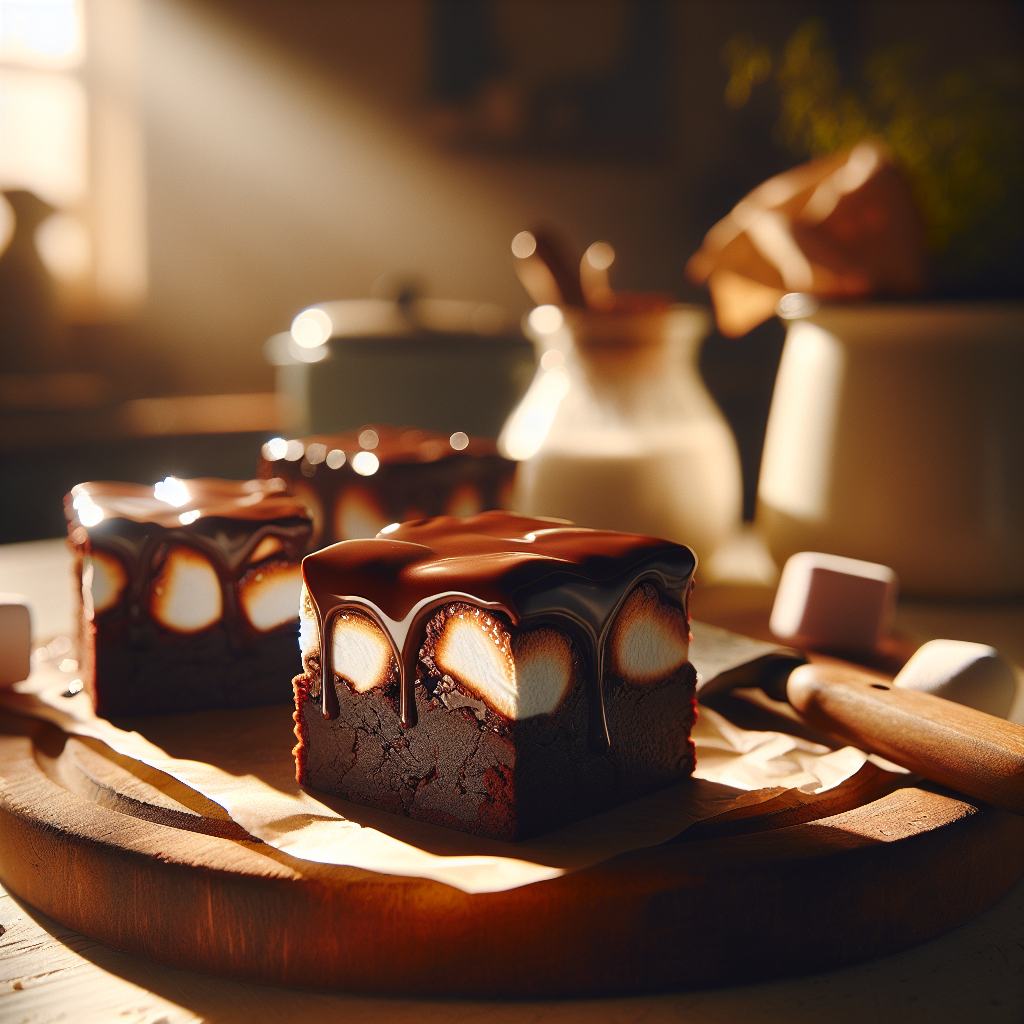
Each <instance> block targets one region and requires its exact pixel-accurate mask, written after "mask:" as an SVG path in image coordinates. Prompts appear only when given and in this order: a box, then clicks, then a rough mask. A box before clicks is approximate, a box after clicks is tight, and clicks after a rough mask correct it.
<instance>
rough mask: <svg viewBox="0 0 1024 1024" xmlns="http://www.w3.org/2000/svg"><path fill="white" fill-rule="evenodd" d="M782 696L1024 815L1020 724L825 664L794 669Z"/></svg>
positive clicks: (810, 716) (837, 728)
mask: <svg viewBox="0 0 1024 1024" xmlns="http://www.w3.org/2000/svg"><path fill="white" fill-rule="evenodd" d="M786 696H787V698H788V699H789V702H790V704H792V705H793V707H794V708H796V709H797V711H799V712H801V713H802V714H803V716H804V717H805V718H806V719H807V721H808V722H810V723H811V724H812V725H814V726H816V727H817V728H819V729H823V730H824V731H826V732H830V733H833V734H836V735H838V736H841V737H842V738H843V739H848V740H849V741H850V742H851V743H854V744H856V745H857V746H859V747H863V748H864V749H867V750H873V751H874V752H875V753H877V754H881V755H882V756H883V757H887V758H888V759H889V760H890V761H893V762H894V763H896V764H898V765H902V766H903V767H904V768H908V769H910V771H912V772H917V773H918V774H920V775H923V776H924V777H925V778H926V779H931V780H932V781H934V782H941V783H942V784H943V785H944V786H949V787H951V788H952V789H955V790H958V791H959V792H961V793H966V794H967V795H968V796H972V797H976V798H977V799H980V800H984V801H986V802H987V803H990V804H994V805H995V806H997V807H1002V808H1005V809H1006V810H1008V811H1013V813H1014V814H1024V728H1022V727H1021V726H1019V725H1014V724H1013V723H1012V722H1005V721H1003V719H1001V718H995V717H993V716H992V715H986V714H985V713H984V712H982V711H975V710H974V708H969V707H965V706H964V705H963V704H954V703H953V702H952V701H949V700H943V699H942V698H941V697H936V696H934V695H933V694H930V693H920V692H918V691H916V690H900V689H896V688H895V687H893V686H891V685H890V684H888V683H885V682H882V681H881V680H880V679H878V678H877V677H874V676H869V675H868V674H867V673H861V672H857V671H856V670H855V669H850V668H845V667H840V666H837V665H830V664H814V665H802V666H801V667H800V668H798V669H795V670H794V671H793V673H792V674H791V675H790V677H789V680H788V682H787V684H786Z"/></svg>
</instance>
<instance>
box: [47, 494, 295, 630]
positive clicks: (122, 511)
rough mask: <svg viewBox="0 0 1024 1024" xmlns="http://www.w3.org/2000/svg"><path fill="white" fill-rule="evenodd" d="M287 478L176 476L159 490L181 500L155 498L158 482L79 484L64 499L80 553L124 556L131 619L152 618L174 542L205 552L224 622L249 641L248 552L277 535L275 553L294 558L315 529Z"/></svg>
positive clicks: (72, 536)
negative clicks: (243, 606)
mask: <svg viewBox="0 0 1024 1024" xmlns="http://www.w3.org/2000/svg"><path fill="white" fill-rule="evenodd" d="M164 483H165V484H167V481H164ZM177 485H183V486H184V490H182V489H181V488H180V487H178V486H177ZM285 486H286V485H285V484H284V482H283V481H278V480H245V481H243V480H219V479H216V478H212V477H204V478H199V479H194V480H180V481H173V484H172V486H171V489H170V490H169V491H162V492H161V493H164V494H165V495H166V496H168V497H172V498H174V499H175V500H178V501H181V502H182V504H180V505H175V504H172V503H171V502H170V501H166V500H161V499H160V498H157V497H156V487H154V486H146V485H144V484H131V483H119V482H114V481H94V482H90V483H84V484H78V485H76V486H75V487H73V488H72V490H71V493H70V494H69V495H68V496H67V497H66V498H65V499H64V504H65V509H64V512H65V515H66V516H67V518H68V520H69V522H68V536H69V541H70V543H71V545H72V549H73V550H75V551H76V552H78V553H79V555H78V557H80V558H81V557H84V555H85V554H86V553H88V552H89V551H90V550H91V549H94V548H98V549H102V550H104V551H106V552H109V553H110V554H112V555H114V556H115V557H116V558H117V559H118V560H119V561H120V562H121V563H122V565H123V566H124V568H125V570H126V573H127V576H128V581H129V583H128V587H127V591H126V600H127V613H128V619H129V622H131V623H133V624H138V623H140V622H142V621H143V620H145V619H146V618H147V613H146V611H145V606H146V599H147V595H148V594H149V592H150V587H151V585H152V583H153V580H154V579H155V577H156V576H157V574H158V573H159V571H160V567H161V564H162V562H163V560H164V558H165V557H166V556H167V554H168V552H169V551H170V550H171V549H172V548H173V547H174V546H175V545H182V546H185V547H190V548H193V549H195V550H197V551H199V552H201V553H202V554H203V555H204V556H205V557H206V558H207V559H208V560H209V562H210V564H211V565H212V567H213V568H214V570H215V571H216V573H217V575H218V577H219V579H220V584H221V589H222V595H223V620H224V624H225V627H226V628H227V630H228V632H229V633H230V634H231V635H232V637H233V640H234V642H236V643H238V644H245V643H248V642H250V641H251V639H252V637H250V636H249V635H248V634H249V633H250V632H251V630H249V629H248V628H247V627H245V626H244V617H243V616H241V615H240V614H239V609H238V594H237V585H238V581H239V579H240V577H241V576H242V575H243V574H244V573H245V571H246V569H247V568H248V566H249V562H250V559H251V558H252V557H253V555H254V554H255V553H256V552H257V549H258V548H259V546H260V544H261V543H262V542H263V541H264V540H265V539H266V538H268V537H273V538H276V540H277V541H279V542H280V544H279V548H278V554H276V555H274V556H272V557H276V558H278V559H284V560H287V561H291V562H293V563H294V562H296V561H298V559H299V558H300V557H301V555H302V552H303V551H304V550H305V547H306V543H307V541H308V539H309V535H310V531H311V530H312V526H313V524H312V522H311V521H310V517H309V511H308V510H307V508H306V506H305V505H304V504H303V503H302V502H301V501H299V500H297V499H296V498H293V497H291V496H289V495H287V494H284V493H282V491H283V490H284V488H285ZM186 492H187V495H186ZM90 506H92V507H90ZM97 509H98V510H100V511H102V513H103V514H102V516H100V515H99V514H98V512H97Z"/></svg>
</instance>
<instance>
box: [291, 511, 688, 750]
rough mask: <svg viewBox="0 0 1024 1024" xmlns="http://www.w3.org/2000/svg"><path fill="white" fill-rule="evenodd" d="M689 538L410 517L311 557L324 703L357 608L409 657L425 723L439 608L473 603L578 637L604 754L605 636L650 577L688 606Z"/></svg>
mask: <svg viewBox="0 0 1024 1024" xmlns="http://www.w3.org/2000/svg"><path fill="white" fill-rule="evenodd" d="M696 564H697V560H696V556H695V555H694V553H693V552H692V551H691V550H690V549H689V548H688V547H685V546H684V545H681V544H673V543H671V542H669V541H664V540H658V539H656V538H653V537H644V536H640V535H637V534H629V533H617V532H614V531H610V530H588V529H583V528H580V527H575V526H573V525H572V524H570V523H567V522H565V521H564V520H554V519H531V518H529V517H527V516H521V515H516V514H514V513H509V512H484V513H481V514H480V515H476V516H468V517H465V518H455V517H451V516H439V517H437V518H434V519H424V520H420V521H418V522H412V523H404V524H403V525H402V526H400V527H398V528H397V529H395V530H393V531H392V532H391V533H389V534H388V535H387V536H384V535H381V534H378V536H377V537H376V538H374V539H373V540H352V541H343V542H341V543H340V544H335V545H332V546H331V547H328V548H325V549H323V550H322V551H319V552H316V553H315V554H313V555H309V556H307V557H306V558H305V559H304V560H303V563H302V574H303V579H304V581H305V584H306V587H307V589H308V591H309V595H310V598H311V601H312V604H313V608H314V610H315V614H316V618H317V627H318V631H319V636H320V656H321V687H320V693H321V710H322V712H323V715H324V717H325V718H333V717H336V716H337V714H338V704H337V694H336V692H335V688H334V685H333V679H334V673H333V668H332V663H331V662H332V656H333V643H332V641H331V626H332V624H333V620H334V617H335V616H336V615H338V614H339V613H340V612H342V611H344V610H346V609H356V610H359V611H361V612H363V613H364V614H366V615H368V616H369V617H370V618H372V619H373V620H374V621H375V622H376V623H377V625H378V626H379V627H380V628H381V629H382V631H383V632H384V635H385V636H386V637H387V638H388V640H389V642H390V644H391V647H392V650H393V651H394V654H395V659H396V661H397V663H398V671H399V682H400V690H399V692H400V701H399V715H400V717H401V721H402V725H403V726H404V727H406V728H410V727H412V726H414V725H415V724H416V711H415V702H414V699H413V687H414V685H415V682H416V680H415V671H416V663H417V658H418V653H419V649H420V646H421V644H422V640H423V635H424V631H425V628H426V624H427V621H428V620H429V618H430V616H431V613H432V612H433V611H435V610H436V609H437V608H438V606H440V605H443V604H448V603H449V602H452V601H468V602H470V603H472V604H476V605H480V606H482V607H485V608H491V609H494V611H495V612H497V613H500V614H502V615H505V616H507V617H508V618H509V620H510V621H511V622H512V624H513V625H516V626H519V625H521V624H523V623H529V624H531V625H533V624H539V623H541V622H547V623H550V624H552V625H554V626H556V627H559V628H561V629H563V630H565V631H566V632H568V633H569V634H570V635H571V636H572V637H573V639H574V641H575V643H576V646H577V649H578V651H579V653H580V656H581V658H582V659H583V662H584V665H585V672H586V678H587V694H588V702H589V708H590V712H589V740H590V747H591V749H592V750H593V751H594V752H595V753H602V752H603V751H604V750H606V749H607V748H608V746H609V744H610V739H609V736H608V726H607V722H606V718H605V709H604V695H603V691H602V679H603V675H604V670H603V661H604V643H605V638H606V635H607V632H608V628H609V626H610V624H611V622H612V621H613V620H614V618H615V613H616V612H617V610H618V608H619V606H620V605H621V604H622V602H623V601H624V600H625V598H626V597H627V596H628V595H629V593H630V592H631V591H632V590H633V588H634V587H635V586H636V585H637V584H638V583H641V582H643V581H648V580H649V581H651V582H652V583H654V585H655V586H656V587H658V589H659V590H660V591H661V593H662V595H663V596H664V597H665V598H666V599H669V600H675V601H678V602H679V604H681V605H682V606H683V608H684V610H685V608H686V602H687V596H688V591H689V585H690V581H691V579H692V576H693V572H694V570H695V568H696Z"/></svg>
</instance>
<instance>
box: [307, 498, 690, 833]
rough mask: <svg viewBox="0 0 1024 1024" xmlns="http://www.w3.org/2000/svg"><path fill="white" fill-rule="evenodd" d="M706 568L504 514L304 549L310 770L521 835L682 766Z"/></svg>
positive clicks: (346, 793)
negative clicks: (692, 638)
mask: <svg viewBox="0 0 1024 1024" xmlns="http://www.w3.org/2000/svg"><path fill="white" fill-rule="evenodd" d="M695 566H696V560H695V557H694V555H693V553H692V551H690V549H689V548H687V547H685V546H683V545H678V544H672V543H669V542H667V541H661V540H657V539H654V538H650V537H641V536H637V535H633V534H622V533H614V532H611V531H600V530H584V529H578V528H575V527H573V526H571V524H565V523H563V522H559V521H553V520H541V519H529V518H527V517H524V516H517V515H513V514H510V513H500V512H489V513H484V514H482V515H478V516H472V517H468V518H465V519H461V520H460V519H456V518H453V517H439V518H436V519H432V520H425V521H422V522H416V523H406V524H404V525H402V526H399V527H395V528H393V529H391V530H390V531H389V532H388V533H387V534H386V535H380V536H378V537H377V538H375V539H373V540H362V541H349V542H346V543H343V544H337V545H334V546H333V547H331V548H328V549H325V550H323V551H320V552H317V553H316V554H313V555H310V556H308V557H307V558H306V559H305V560H304V562H303V578H304V583H305V591H304V593H303V598H302V602H303V604H302V630H301V638H300V643H301V646H302V654H303V672H302V674H301V675H299V676H298V677H297V678H296V680H295V700H296V711H295V721H296V730H295V731H296V735H297V737H298V745H297V746H296V750H295V753H296V768H297V778H298V780H299V782H301V783H302V784H304V785H308V786H310V787H311V788H314V789H318V790H321V791H323V792H328V793H332V794H334V795H337V796H341V797H344V798H346V799H349V800H354V801H357V802H360V803H364V804H368V805H370V806H374V807H379V808H382V809H384V810H389V811H393V812H396V813H400V814H406V815H408V816H409V817H412V818H417V819H420V820H424V821H430V822H434V823H437V824H441V825H446V826H449V827H452V828H457V829H462V830H464V831H467V832H474V833H477V834H479V835H484V836H489V837H492V838H496V839H503V840H516V839H522V838H526V837H528V836H531V835H536V834H539V833H542V832H546V831H550V830H551V829H554V828H557V827H559V826H560V825H563V824H566V823H568V822H571V821H575V820H578V819H580V818H583V817H587V816H589V815H592V814H596V813H598V812H599V811H602V810H605V809H608V808H610V807H613V806H615V805H616V804H619V803H622V802H624V801H627V800H630V799H633V798H635V797H638V796H641V795H643V794H645V793H649V792H651V791H653V790H655V789H658V788H660V787H662V786H666V785H669V784H671V783H674V782H677V781H679V780H680V779H683V778H686V777H687V776H689V775H690V774H691V773H692V771H693V767H694V751H693V745H692V743H691V741H690V738H689V734H690V730H691V728H692V725H693V722H694V719H695V716H696V710H695V699H694V697H695V688H696V673H695V671H694V669H693V666H692V665H691V664H690V663H689V661H688V660H687V655H688V644H689V627H688V618H687V600H688V595H689V590H690V585H691V580H692V575H693V571H694V569H695ZM322 637H325V638H327V639H326V640H322V639H321V638H322ZM325 677H326V678H327V680H328V681H329V682H328V685H327V686H326V688H325V686H324V679H325Z"/></svg>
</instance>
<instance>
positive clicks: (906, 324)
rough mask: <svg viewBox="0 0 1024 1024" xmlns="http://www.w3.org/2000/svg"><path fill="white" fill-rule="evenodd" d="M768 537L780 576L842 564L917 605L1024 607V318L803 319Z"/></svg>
mask: <svg viewBox="0 0 1024 1024" xmlns="http://www.w3.org/2000/svg"><path fill="white" fill-rule="evenodd" d="M797 305H799V304H797ZM757 523H758V526H759V527H760V529H761V532H762V533H763V534H764V536H765V538H766V540H767V541H768V545H769V548H770V549H771V552H772V554H773V555H774V557H775V559H776V560H777V561H778V562H779V564H780V565H781V564H782V563H783V562H784V561H785V560H786V559H787V558H788V557H789V556H790V555H792V554H794V553H795V552H797V551H802V550H811V551H827V552H830V553H833V554H838V555H847V556H849V557H851V558H860V559H864V560H866V561H871V562H882V563H883V564H885V565H889V566H892V567H893V568H894V569H895V570H896V572H897V573H898V574H899V577H900V581H901V585H902V588H903V590H904V592H910V593H913V594H922V595H933V596H998V595H1006V594H1014V593H1022V592H1024V305H1022V304H1020V303H1009V302H1007V303H994V302H993V303H970V304H968V303H881V302H879V303H862V304H849V305H838V304H837V305H826V306H822V307H821V309H819V310H818V311H817V312H815V313H813V314H812V315H811V316H809V317H807V318H805V319H799V320H794V321H793V322H792V323H791V325H790V327H789V332H788V334H787V337H786V345H785V348H784V350H783V354H782V361H781V363H780V365H779V373H778V377H777V379H776V384H775V392H774V396H773V398H772V407H771V413H770V415H769V420H768V431H767V436H766V438H765V447H764V457H763V459H762V462H761V478H760V482H759V486H758V509H757Z"/></svg>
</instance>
